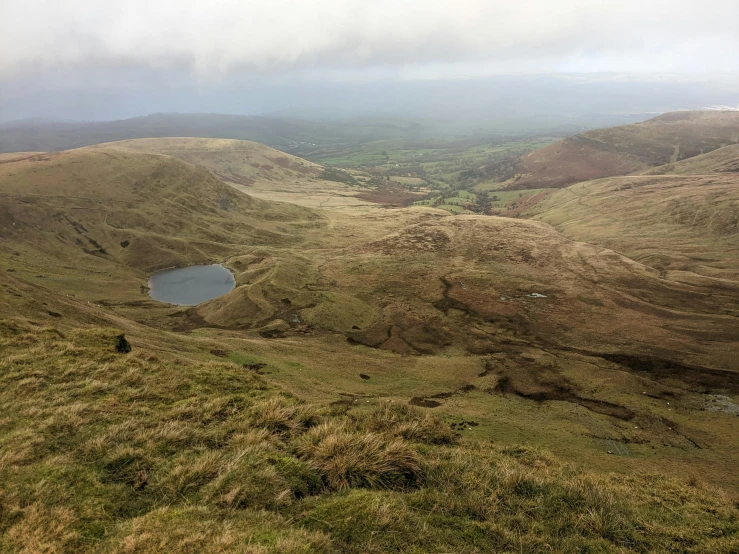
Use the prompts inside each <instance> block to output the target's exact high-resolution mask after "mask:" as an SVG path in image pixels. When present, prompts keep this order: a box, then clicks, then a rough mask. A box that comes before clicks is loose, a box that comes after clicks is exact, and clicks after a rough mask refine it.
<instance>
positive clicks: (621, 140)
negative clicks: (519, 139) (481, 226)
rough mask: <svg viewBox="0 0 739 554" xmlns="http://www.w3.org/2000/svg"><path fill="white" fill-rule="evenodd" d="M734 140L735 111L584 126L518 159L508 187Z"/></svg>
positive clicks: (606, 173)
mask: <svg viewBox="0 0 739 554" xmlns="http://www.w3.org/2000/svg"><path fill="white" fill-rule="evenodd" d="M738 142H739V112H716V111H711V112H674V113H667V114H664V115H660V116H658V117H655V118H654V119H650V120H649V121H645V122H643V123H635V124H632V125H624V126H621V127H612V128H608V129H598V130H594V131H588V132H586V133H583V134H581V135H575V136H574V137H569V138H566V139H564V140H562V141H560V142H557V143H555V144H552V145H551V146H547V147H546V148H542V149H540V150H536V151H534V152H532V153H531V154H528V155H526V156H524V157H523V158H522V159H521V161H520V162H519V166H518V169H517V173H518V176H517V178H516V179H515V180H514V181H511V183H510V184H509V188H519V189H523V188H542V187H552V188H559V187H566V186H568V185H571V184H572V183H577V182H580V181H589V180H591V179H599V178H602V177H610V176H615V175H626V174H628V173H634V172H638V171H644V170H648V169H650V168H653V167H655V166H662V165H665V164H668V163H674V162H677V161H680V160H684V159H686V158H692V157H693V156H698V155H700V154H705V153H707V152H711V151H712V150H716V149H718V148H721V147H723V146H727V145H731V144H736V143H738Z"/></svg>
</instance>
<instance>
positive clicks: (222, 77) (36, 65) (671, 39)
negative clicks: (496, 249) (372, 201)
mask: <svg viewBox="0 0 739 554" xmlns="http://www.w3.org/2000/svg"><path fill="white" fill-rule="evenodd" d="M738 22H739V2H737V0H703V1H701V2H695V1H694V0H669V1H668V0H616V1H614V0H568V1H562V0H505V1H501V0H403V1H400V0H303V1H300V0H267V1H265V0H260V1H259V2H256V1H252V0H123V1H118V2H108V1H103V0H0V101H5V102H6V109H5V111H6V113H5V115H6V116H7V111H8V108H7V106H9V105H11V104H12V102H19V99H20V98H22V97H23V96H25V95H27V94H28V92H29V90H30V91H31V92H33V91H37V92H40V91H43V93H44V94H47V95H48V94H52V95H53V94H55V93H57V92H58V93H60V94H73V93H74V92H75V91H80V92H88V93H89V92H90V91H94V90H101V91H102V90H104V91H106V93H107V94H111V91H114V90H120V91H121V94H125V93H126V91H127V90H134V91H139V92H140V91H143V90H149V89H152V88H161V89H166V88H167V87H177V88H181V89H183V90H184V89H191V90H213V89H214V88H217V87H219V86H223V87H225V88H229V90H235V89H237V88H238V86H242V87H248V86H249V85H253V84H254V83H259V84H260V86H266V85H271V86H279V85H281V84H287V85H292V84H294V83H300V82H318V81H320V82H336V83H348V82H370V83H371V82H385V81H390V82H402V81H418V80H450V79H470V78H480V77H484V76H490V75H510V74H552V73H554V74H573V73H576V74H598V73H603V72H616V73H620V74H639V75H642V76H648V78H654V77H655V76H659V75H666V74H669V75H675V74H693V75H697V74H701V75H707V74H711V75H714V74H722V75H723V76H724V77H722V78H726V76H731V75H734V76H736V75H738V74H739V23H738Z"/></svg>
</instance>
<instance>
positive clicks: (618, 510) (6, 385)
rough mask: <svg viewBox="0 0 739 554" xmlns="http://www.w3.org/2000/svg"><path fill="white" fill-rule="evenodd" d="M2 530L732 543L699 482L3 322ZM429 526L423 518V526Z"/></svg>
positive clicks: (722, 512)
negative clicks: (559, 454)
mask: <svg viewBox="0 0 739 554" xmlns="http://www.w3.org/2000/svg"><path fill="white" fill-rule="evenodd" d="M1 329H2V332H0V346H1V347H2V356H1V357H0V409H1V410H2V411H1V412H0V413H2V414H3V415H2V419H0V425H1V426H2V430H3V433H2V435H0V437H1V438H0V479H1V480H2V483H3V489H2V493H1V494H0V513H1V514H2V516H3V517H2V518H0V550H2V551H7V552H15V551H29V552H31V551H46V552H147V553H148V552H190V551H192V552H195V551H198V552H203V551H219V552H231V551H233V552H255V553H262V552H285V553H298V552H357V553H358V552H378V553H379V552H432V551H446V552H449V551H454V552H475V551H494V550H500V551H521V550H523V551H526V552H535V551H545V550H547V549H552V550H554V551H622V552H623V551H640V552H643V551H674V552H706V551H711V552H731V551H733V549H736V548H737V547H738V546H739V512H738V511H737V508H736V506H734V505H733V504H732V503H731V502H730V501H729V500H728V499H727V498H725V497H724V496H723V495H722V494H721V493H718V492H716V491H715V490H713V489H710V488H707V487H705V486H703V485H701V484H700V483H698V482H694V483H693V485H685V484H683V483H678V482H677V481H673V480H670V479H666V478H662V477H654V476H634V477H631V478H623V477H615V476H607V475H606V476H597V475H594V474H590V473H587V472H580V471H576V470H574V469H573V468H572V467H570V466H567V465H563V464H561V463H560V462H558V461H557V460H556V459H554V458H553V457H552V456H551V455H549V454H547V453H545V452H540V451H538V450H535V449H531V448H526V447H498V446H495V445H494V444H491V443H489V442H474V441H465V440H461V439H459V438H458V437H457V436H456V435H455V434H454V433H453V432H452V431H451V430H450V429H449V427H448V426H447V425H446V424H444V423H442V422H441V421H439V420H437V419H435V418H433V417H431V416H429V415H426V414H424V413H422V412H420V411H417V410H416V409H412V408H408V407H403V406H389V405H385V406H380V407H375V408H369V409H353V410H351V411H349V412H348V413H347V412H346V411H345V409H343V408H342V409H338V408H335V409H329V408H320V407H313V406H310V405H307V404H304V403H301V402H299V401H297V400H296V399H294V398H292V397H290V396H289V395H285V394H284V393H280V392H279V391H278V390H275V389H274V388H273V387H271V386H268V385H267V384H266V383H265V382H264V381H263V380H262V379H261V378H260V377H258V376H256V375H254V374H253V373H251V372H248V371H245V370H244V369H243V368H242V367H240V366H239V365H238V364H236V363H231V362H198V361H195V360H192V359H189V358H184V357H179V356H173V357H172V356H168V357H162V356H161V355H160V354H156V353H153V352H151V351H148V350H146V349H144V348H141V347H139V346H138V345H137V344H134V350H133V352H132V353H130V354H123V355H122V354H117V353H115V351H114V348H113V345H114V339H115V336H116V335H117V334H118V331H116V330H105V329H90V330H87V331H75V332H71V333H62V332H59V331H57V330H55V329H52V328H45V329H41V328H36V327H34V326H33V325H32V324H28V323H22V322H19V321H15V322H12V321H5V322H3V323H2V326H1ZM419 531H420V532H419Z"/></svg>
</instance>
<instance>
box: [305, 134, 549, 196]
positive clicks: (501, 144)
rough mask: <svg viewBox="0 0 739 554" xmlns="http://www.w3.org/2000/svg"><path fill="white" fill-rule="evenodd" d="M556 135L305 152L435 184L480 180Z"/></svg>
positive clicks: (327, 160) (396, 142)
mask: <svg viewBox="0 0 739 554" xmlns="http://www.w3.org/2000/svg"><path fill="white" fill-rule="evenodd" d="M556 140H557V139H556V138H552V137H537V138H522V139H497V140H492V139H485V138H476V139H447V140H428V141H420V142H414V141H409V140H380V141H374V142H368V143H364V144H359V145H349V146H338V147H331V148H323V149H320V150H317V151H314V152H305V153H302V155H303V156H304V157H305V158H306V159H309V160H311V161H314V162H317V163H321V164H324V165H329V166H335V167H341V168H355V169H363V170H367V171H371V172H373V173H375V174H377V175H381V176H385V175H390V176H401V177H419V178H421V179H423V180H424V181H426V183H427V184H428V185H430V186H432V187H434V188H439V189H443V188H447V187H451V186H456V185H459V184H460V183H462V184H467V185H470V184H477V183H478V182H482V181H485V180H489V179H491V178H493V177H495V172H496V171H497V170H498V169H499V168H498V165H500V164H501V163H503V162H505V161H507V160H509V159H513V158H518V157H519V156H521V155H523V154H525V153H527V152H531V151H533V150H536V149H539V148H543V147H544V146H547V145H549V144H551V143H553V142H555V141H556Z"/></svg>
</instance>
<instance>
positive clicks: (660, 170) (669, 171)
mask: <svg viewBox="0 0 739 554" xmlns="http://www.w3.org/2000/svg"><path fill="white" fill-rule="evenodd" d="M713 173H739V144H732V145H730V146H724V147H723V148H719V149H718V150H714V151H713V152H709V153H708V154H701V155H700V156H695V157H694V158H689V159H687V160H682V161H679V162H675V163H669V164H666V165H662V166H659V167H655V168H654V169H651V170H649V171H646V172H645V174H646V175H708V174H713Z"/></svg>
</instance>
